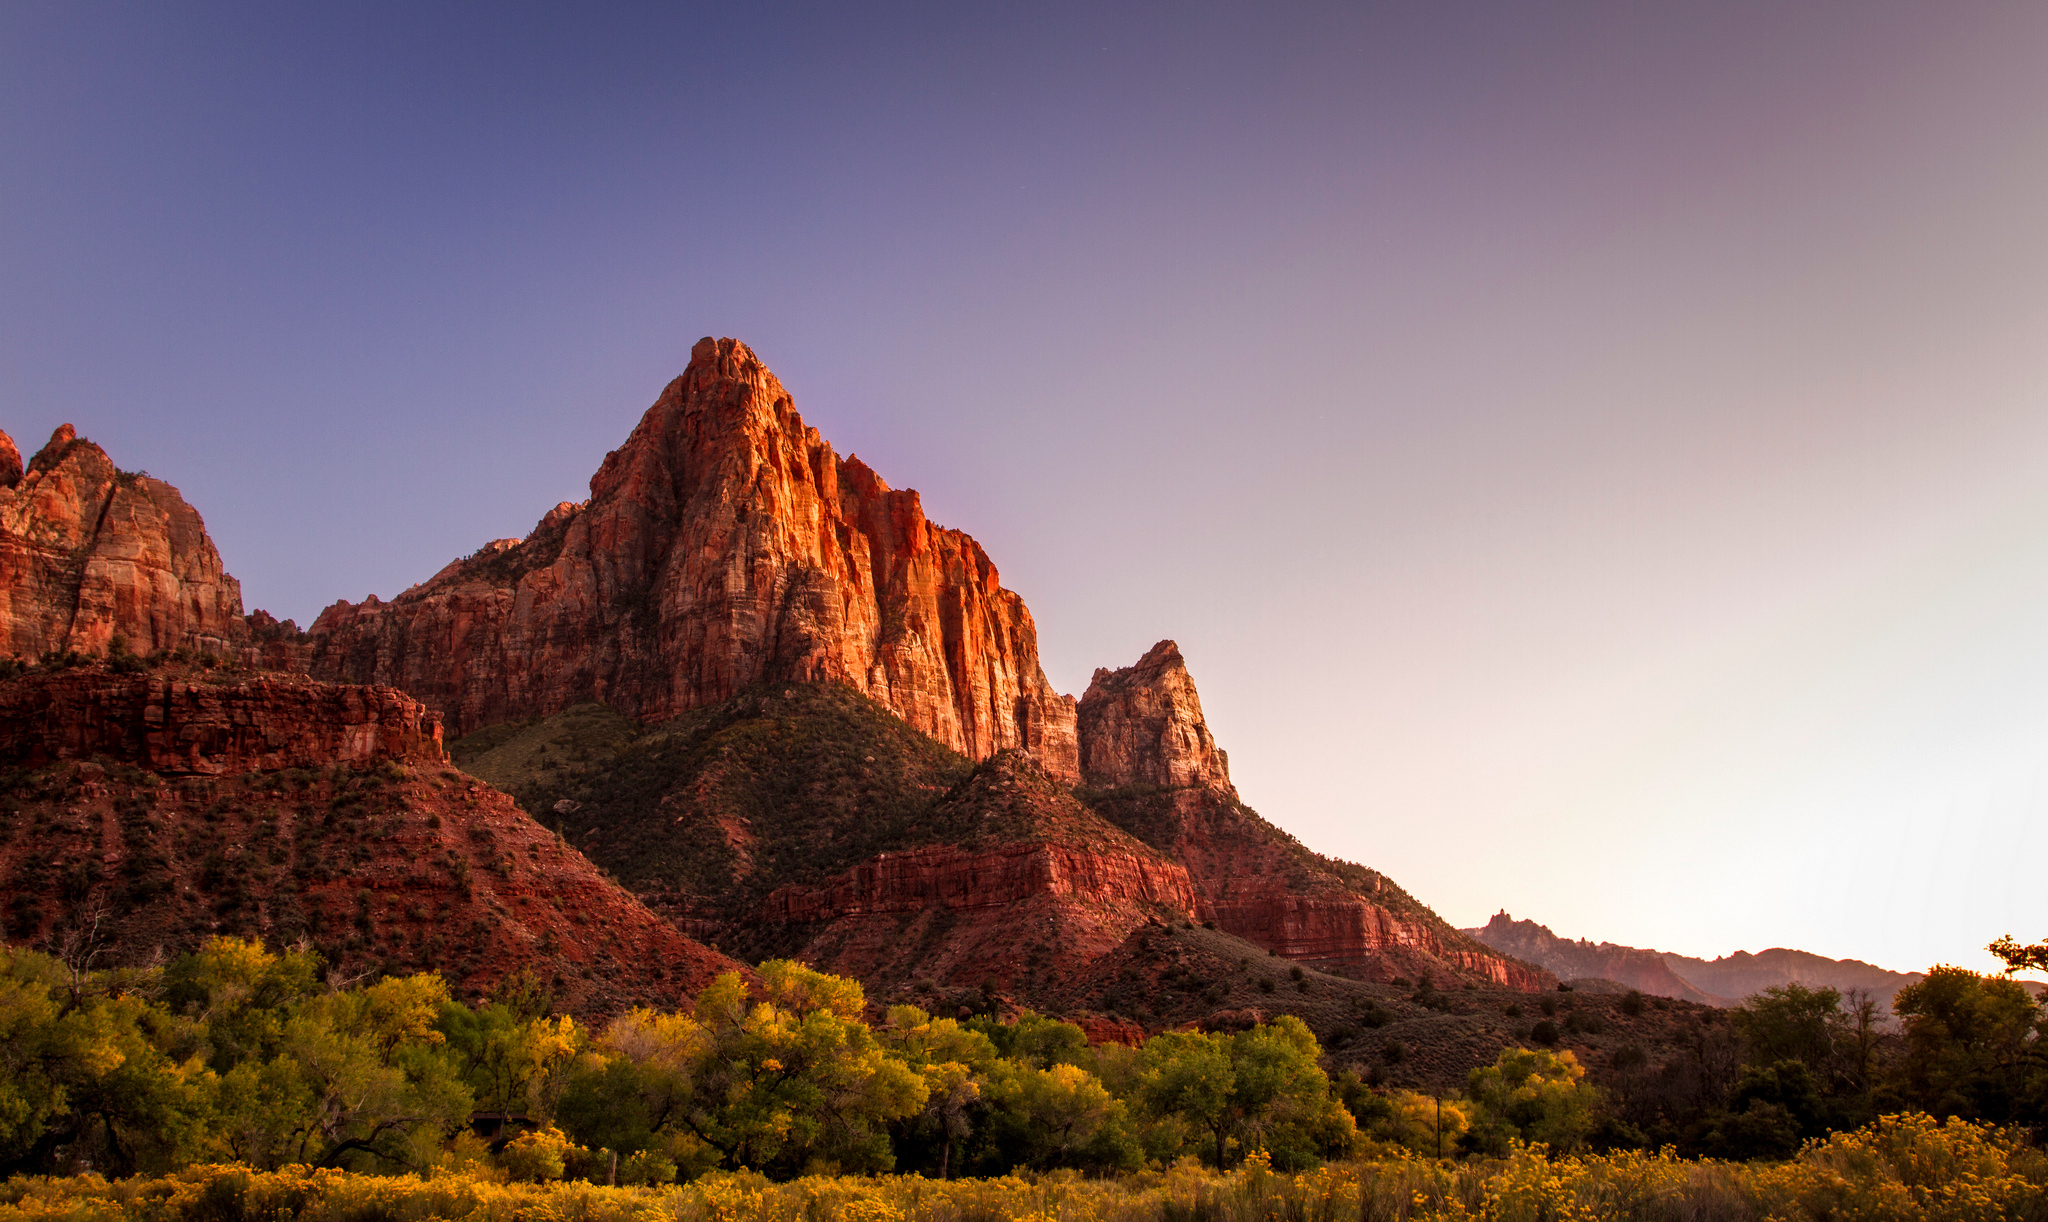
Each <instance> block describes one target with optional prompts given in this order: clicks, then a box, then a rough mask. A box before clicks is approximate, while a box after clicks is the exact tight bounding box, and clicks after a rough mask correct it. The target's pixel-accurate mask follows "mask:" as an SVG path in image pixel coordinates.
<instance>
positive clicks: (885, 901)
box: [767, 842, 1195, 921]
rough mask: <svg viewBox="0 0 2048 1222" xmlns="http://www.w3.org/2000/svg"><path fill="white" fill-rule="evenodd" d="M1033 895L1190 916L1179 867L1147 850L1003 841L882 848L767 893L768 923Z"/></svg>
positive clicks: (975, 904)
mask: <svg viewBox="0 0 2048 1222" xmlns="http://www.w3.org/2000/svg"><path fill="white" fill-rule="evenodd" d="M1035 895H1050V896H1060V897H1077V898H1080V899H1084V900H1088V901H1091V902H1093V903H1096V904H1103V905H1123V904H1129V905H1146V906H1163V907H1165V908H1167V909H1170V910H1172V911H1174V912H1177V913H1179V914H1181V915H1192V914H1193V912H1194V909H1195V896H1194V892H1193V890H1192V889H1191V888H1190V887H1189V885H1188V876H1187V872H1186V871H1185V870H1182V869H1181V868H1180V867H1178V866H1175V865H1171V864H1169V863H1166V862H1163V861H1160V860H1158V859H1157V858H1156V857H1153V856H1152V855H1150V854H1144V853H1132V852H1118V851H1116V850H1101V849H1087V848H1075V847H1071V846H1067V845H1061V844H1050V843H1043V842H1041V843H1027V844H1007V845H1003V846H1002V847H1000V848H998V849H995V850H992V851H988V852H981V853H975V852H968V851H966V850H963V849H960V848H957V847H955V846H953V845H934V846H930V847H926V848H920V849H911V850H909V851H907V852H902V853H884V854H882V855H881V856H879V857H876V858H873V859H871V860H869V861H865V862H862V863H861V864H860V865H858V866H856V867H855V868H853V869H852V870H849V871H847V872H846V873H845V874H843V875H841V876H840V877H838V878H835V879H832V880H830V881H829V882H827V883H825V884H824V885H823V886H818V887H783V888H779V889H778V890H776V891H775V893H774V894H772V895H770V896H769V897H768V905H767V916H768V917H769V919H771V920H776V921H830V920H836V919H838V918H840V917H846V916H867V915H871V914H875V913H885V912H921V911H923V910H925V909H927V908H995V907H1001V906H1003V905H1007V904H1014V903H1016V902H1018V901H1020V900H1025V899H1029V898H1031V897H1032V896H1035Z"/></svg>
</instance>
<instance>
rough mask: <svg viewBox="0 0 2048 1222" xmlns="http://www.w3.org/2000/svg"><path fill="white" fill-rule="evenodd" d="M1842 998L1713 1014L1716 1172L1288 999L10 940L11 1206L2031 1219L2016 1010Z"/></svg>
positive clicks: (270, 1212)
mask: <svg viewBox="0 0 2048 1222" xmlns="http://www.w3.org/2000/svg"><path fill="white" fill-rule="evenodd" d="M1995 949H1996V948H1995ZM2012 949H2013V951H2014V955H2023V954H2032V953H2034V952H2035V951H2039V950H2043V948H2012ZM2001 953H2005V952H2004V950H2001ZM2044 953H2048V952H2044ZM2008 957H2009V958H2011V957H2013V956H2008ZM1839 1002H1840V999H1839V998H1838V997H1836V996H1835V995H1834V994H1832V993H1831V992H1828V991H1825V990H1806V989H1801V988H1799V987H1798V986H1788V987H1787V988H1784V989H1775V990H1769V991H1767V992H1766V993H1764V994H1761V995H1759V996H1758V997H1756V998H1752V999H1751V1000H1750V1002H1749V1003H1748V1004H1746V1005H1745V1006H1744V1007H1743V1008H1742V1009H1741V1010H1739V1011H1737V1012H1736V1015H1735V1022H1734V1026H1735V1028H1736V1029H1738V1030H1739V1031H1740V1033H1741V1035H1742V1038H1743V1040H1744V1041H1745V1047H1746V1048H1747V1049H1748V1063H1747V1064H1746V1065H1744V1066H1743V1067H1742V1069H1741V1071H1740V1073H1739V1075H1737V1084H1736V1087H1735V1089H1734V1091H1733V1092H1732V1093H1731V1094H1730V1096H1729V1097H1728V1099H1727V1100H1726V1102H1725V1104H1724V1105H1723V1106H1721V1107H1719V1108H1718V1109H1717V1110H1716V1111H1715V1112H1714V1113H1713V1115H1714V1119H1713V1120H1712V1122H1711V1124H1710V1125H1709V1126H1708V1128H1707V1130H1706V1140H1710V1141H1713V1142H1719V1143H1721V1144H1723V1145H1724V1146H1726V1147H1729V1148H1732V1149H1734V1150H1736V1151H1738V1152H1740V1153H1741V1154H1742V1155H1743V1157H1745V1158H1747V1159H1749V1160H1751V1161H1741V1160H1739V1159H1720V1158H1701V1157H1690V1158H1689V1157H1682V1156H1681V1155H1680V1153H1679V1151H1678V1150H1677V1149H1676V1148H1675V1147H1673V1146H1669V1145H1666V1146H1663V1147H1662V1148H1660V1149H1656V1150H1654V1151H1653V1150H1651V1149H1648V1148H1642V1147H1644V1145H1645V1141H1644V1138H1643V1135H1642V1134H1641V1133H1640V1131H1638V1130H1636V1129H1635V1128H1634V1126H1632V1125H1631V1124H1630V1122H1629V1121H1628V1119H1627V1116H1628V1110H1627V1108H1628V1099H1627V1098H1626V1097H1625V1096H1623V1095H1620V1094H1618V1093H1612V1092H1608V1091H1604V1090H1601V1089H1598V1088H1596V1087H1594V1086H1593V1085H1592V1084H1590V1083H1589V1082H1588V1081H1586V1077H1585V1071H1584V1069H1583V1067H1582V1066H1580V1065H1579V1064H1578V1062H1577V1061H1576V1059H1575V1058H1574V1057H1573V1055H1572V1053H1570V1052H1568V1051H1564V1052H1558V1051H1551V1050H1549V1049H1544V1048H1536V1049H1527V1048H1510V1049H1508V1050H1506V1051H1505V1052H1503V1053H1502V1054H1501V1055H1500V1056H1499V1058H1498V1059H1497V1060H1496V1061H1495V1062H1494V1063H1493V1064H1491V1065H1486V1066H1481V1067H1479V1068H1477V1069H1475V1070H1473V1071H1472V1073H1471V1074H1470V1077H1469V1080H1468V1081H1467V1083H1466V1087H1465V1089H1464V1090H1462V1091H1460V1092H1457V1093H1455V1094H1452V1095H1449V1096H1447V1097H1442V1098H1438V1097H1431V1096H1425V1095H1421V1094H1417V1093H1414V1092H1408V1091H1400V1090H1388V1089H1378V1088H1374V1087H1372V1086H1370V1085H1368V1084H1367V1083H1366V1082H1364V1081H1362V1080H1360V1079H1359V1078H1358V1077H1357V1076H1355V1075H1352V1074H1345V1075H1343V1076H1340V1077H1338V1078H1335V1079H1332V1078H1331V1077H1330V1076H1329V1075H1328V1074H1327V1073H1326V1072H1325V1070H1324V1069H1323V1068H1322V1064H1321V1061H1322V1055H1321V1049H1320V1047H1319V1046H1318V1045H1317V1042H1316V1040H1315V1037H1314V1036H1313V1035H1312V1034H1311V1033H1310V1032H1309V1030H1308V1029H1307V1028H1306V1027H1305V1026H1303V1025H1302V1024H1301V1023H1300V1022H1299V1021H1298V1020H1296V1019H1293V1018H1291V1017H1286V1016H1282V1017H1280V1018H1278V1019H1275V1020H1274V1021H1272V1022H1270V1023H1259V1024H1256V1025H1254V1026H1251V1027H1249V1028H1247V1029H1244V1030H1238V1031H1229V1032H1202V1031H1171V1032H1165V1033H1162V1034H1159V1035H1155V1036H1153V1037H1152V1038H1151V1039H1149V1040H1147V1041H1145V1042H1144V1044H1143V1045H1142V1046H1140V1047H1136V1048H1130V1047H1124V1046H1121V1045H1116V1044H1105V1045H1092V1046H1091V1045H1089V1044H1088V1043H1087V1041H1086V1039H1085V1038H1084V1037H1083V1034H1082V1032H1081V1030H1080V1029H1079V1028H1078V1027H1075V1026H1073V1025H1072V1024H1068V1023H1064V1022H1059V1021H1056V1020H1052V1019H1047V1018H1044V1017H1041V1016H1038V1015H1034V1014H1030V1013H1025V1014H1022V1015H1019V1016H1017V1017H1015V1018H1014V1019H1012V1020H1010V1021H999V1020H997V1019H995V1018H992V1017H988V1016H981V1017H970V1018H966V1019H963V1020H957V1021H956V1020H954V1019H949V1018H940V1017H935V1016H933V1015H931V1014H929V1013H926V1012H925V1011H923V1010H919V1009H917V1008H915V1007H911V1006H893V1007H889V1008H888V1009H886V1010H885V1011H882V1012H880V1014H879V1015H878V1014H877V1013H876V1012H874V1011H873V1010H871V1009H870V1008H869V1007H868V1005H867V1002H866V999H865V997H864V996H863V994H862V990H861V988H860V986H859V985H858V984H857V983H856V982H854V981H850V980H846V979H842V978H839V977H835V976H831V975H827V974H825V973H821V972H817V971H814V970H811V969H809V968H807V967H804V966H803V965H801V964H796V963H791V962H781V961H771V962H767V963H764V964H762V965H761V967H760V968H759V971H758V976H757V977H756V978H754V979H752V980H747V979H743V978H741V977H740V976H739V975H736V974H728V975H726V976H723V977H721V978H719V979H718V980H717V981H715V982H713V983H712V984H711V985H709V986H708V987H706V988H705V989H704V990H703V992H701V993H700V994H699V995H698V996H697V997H696V998H695V999H694V1004H693V1005H692V1006H691V1007H690V1008H689V1009H688V1010H685V1011H681V1012H657V1011H653V1010H647V1009H637V1010H633V1011H631V1012H629V1013H627V1014H624V1015H621V1016H618V1017H617V1018H615V1019H612V1020H610V1021H609V1022H607V1023H604V1024H602V1025H600V1026H586V1025H584V1024H583V1023H580V1022H578V1021H577V1020H576V1019H575V1018H573V1017H571V1016H568V1015H564V1014H557V1013H553V1012H551V1007H550V1005H549V1002H548V999H547V998H546V996H545V995H544V994H542V993H541V992H540V991H539V989H538V988H537V987H536V985H535V983H534V982H533V981H532V980H530V979H515V980H513V981H511V982H509V983H508V985H507V987H505V988H504V989H502V990H501V992H500V994H499V996H497V997H496V998H494V999H492V1000H490V1001H487V1002H483V1003H481V1004H478V1005H475V1006H471V1005H465V1004H463V1003H462V1002H460V1001H457V1000H455V999H453V998H451V997H450V995H449V992H448V988H447V985H446V983H445V982H444V981H442V979H441V978H440V977H439V976H436V975H434V974H431V973H422V974H417V975H411V976H402V977H386V978H383V979H379V980H375V981H370V982H366V983H355V984H347V983H340V982H332V981H324V980H323V979H322V971H321V964H320V962H319V960H318V957H317V956H316V955H314V954H313V953H312V952H309V951H295V952H289V953H284V954H275V953H272V952H270V951H269V950H267V949H265V948H264V947H263V946H262V945H260V944H258V943H254V942H247V941H242V940H239V939H234V938H225V937H222V938H215V939H213V940H211V941H209V942H208V943H207V944H206V945H205V946H204V947H202V948H201V949H200V950H199V951H198V952H196V953H193V954H190V955H185V956H182V957H180V958H178V959H176V960H174V961H172V962H171V963H169V964H168V965H166V966H164V967H161V968H151V969H141V970H128V969H123V970H111V971H104V972H92V971H86V970H83V969H80V968H77V967H74V966H68V965H66V964H65V963H63V962H62V961H60V960H57V959H53V958H50V957H48V956H44V955H40V954H36V953H34V952H30V951H26V950H7V951H4V952H0V1171H4V1172H5V1173H6V1174H8V1175H9V1176H10V1177H11V1178H8V1179H7V1180H5V1181H4V1183H0V1222H9V1220H10V1219H14V1218H21V1219H28V1218H37V1219H44V1218H48V1219H57V1218H62V1219H67V1220H69V1219H78V1220H80V1222H84V1220H87V1219H101V1218H104V1219H109V1220H111V1219H117V1218H119V1219H130V1218H134V1219H149V1220H151V1222H177V1220H183V1219H191V1220H192V1222H256V1220H257V1219H264V1220H276V1222H284V1220H285V1219H302V1220H304V1222H321V1220H324V1219H333V1220H334V1222H409V1220H412V1219H427V1218H471V1217H475V1218H479V1219H490V1220H492V1222H496V1220H498V1219H525V1218H534V1219H562V1220H564V1222H567V1220H569V1219H575V1220H578V1222H599V1220H602V1219H610V1218H614V1217H616V1218H620V1219H627V1218H630V1219H633V1220H634V1222H662V1220H663V1219H675V1220H677V1222H741V1219H746V1220H748V1222H752V1220H753V1219H764V1220H769V1222H780V1220H784V1219H786V1220H787V1222H1337V1220H1338V1219H1340V1218H1341V1219H1346V1220H1347V1222H1348V1220H1349V1219H1354V1218H1355V1219H1358V1220H1359V1222H1370V1220H1373V1219H1394V1218H1407V1217H1473V1218H1502V1219H1524V1218H1526V1219H1532V1220H1533V1219H1539V1218H1540V1219H1566V1218H1609V1217H1616V1218H1620V1217H1626V1218H1640V1219H1656V1218H1728V1219H1744V1218H1756V1219H1765V1218H1770V1219H1786V1220H1792V1219H1806V1218H1811V1219H1823V1218H1827V1219H1837V1218H1930V1219H1932V1218H1939V1219H1980V1218H1981V1219H1992V1218H2019V1219H2029V1218H2039V1219H2043V1220H2044V1222H2048V1155H2044V1154H2043V1152H2042V1151H2041V1150H2040V1149H2039V1148H2038V1147H2037V1146H2036V1145H2034V1144H2033V1138H2034V1136H2035V1134H2034V1133H2033V1132H2031V1131H2030V1130H2029V1129H2028V1127H2027V1126H2028V1125H2029V1124H2037V1123H2038V1122H2039V1120H2040V1113H2041V1103H2042V1099H2043V1097H2044V1094H2048V1091H2044V1089H2043V1087H2044V1082H2048V1078H2044V1065H2043V1055H2042V1053H2043V1048H2044V1040H2043V1038H2042V1035H2043V1021H2044V1020H2043V1019H2042V1018H2041V1015H2040V1013H2039V1011H2038V1009H2037V1007H2036V1006H2035V1004H2034V1002H2033V1000H2032V999H2031V998H2030V997H2027V996H2026V994H2025V993H2024V992H2023V991H2021V990H2019V989H2018V987H2017V986H2015V985H2012V983H2011V982H2010V981H2004V980H1998V979H1995V978H1988V977H1981V976H1976V975H1975V974H1973V973H1968V972H1963V971H1961V970H1960V969H1954V968H1943V969H1937V970H1936V971H1935V972H1934V973H1933V974H1931V975H1930V976H1929V978H1928V979H1927V980H1926V981H1925V982H1923V983H1922V984H1919V985H1915V986H1913V987H1912V988H1910V989H1907V990H1904V991H1902V992H1901V993H1900V994H1899V996H1898V998H1897V999H1896V1002H1895V1005H1896V1009H1897V1012H1898V1013H1899V1014H1900V1015H1901V1017H1902V1019H1903V1021H1904V1032H1903V1035H1902V1037H1901V1049H1902V1051H1901V1052H1900V1053H1899V1058H1898V1059H1897V1060H1896V1062H1895V1063H1892V1064H1890V1065H1889V1067H1886V1068H1884V1069H1883V1071H1882V1072H1880V1071H1879V1069H1878V1068H1875V1067H1874V1066H1875V1064H1876V1063H1875V1061H1874V1060H1873V1056H1872V1051H1871V1050H1872V1048H1873V1044H1872V1042H1871V1039H1870V1021H1869V1020H1870V1013H1869V1009H1868V1007H1867V1006H1865V1007H1856V1006H1850V1007H1847V1008H1845V1007H1843V1006H1841V1005H1840V1004H1839ZM1893 1100H1897V1101H1899V1102H1900V1104H1901V1106H1899V1107H1897V1108H1886V1109H1885V1111H1886V1112H1887V1113H1888V1114H1880V1115H1864V1114H1863V1113H1864V1112H1865V1111H1867V1110H1868V1109H1870V1108H1872V1107H1873V1106H1874V1105H1876V1104H1878V1103H1880V1102H1890V1101H1893ZM1930 1112H1936V1113H1939V1114H1941V1116H1942V1117H1943V1118H1939V1119H1938V1118H1937V1117H1936V1116H1935V1115H1930V1114H1929V1113H1930ZM1973 1117H1974V1118H1973ZM1631 1147H1634V1148H1631ZM1696 1149H1697V1148H1695V1152H1696ZM889 1172H898V1173H904V1172H908V1173H911V1174H898V1175H893V1176H892V1175H888V1174H886V1173H889ZM108 1175H112V1176H116V1177H125V1178H115V1179H112V1180H109V1179H107V1178H104V1177H105V1176H108Z"/></svg>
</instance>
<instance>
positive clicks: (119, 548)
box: [0, 424, 248, 660]
mask: <svg viewBox="0 0 2048 1222" xmlns="http://www.w3.org/2000/svg"><path fill="white" fill-rule="evenodd" d="M0 634H4V639H0V651H4V652H6V653H10V654H14V655H18V656H21V657H25V658H28V659H31V660H33V659H35V658H37V657H40V656H41V655H43V654H46V653H52V652H57V651H62V650H67V649H68V650H77V651H79V652H101V653H104V652H106V651H107V650H108V648H109V647H110V646H111V645H112V643H113V639H114V638H115V637H120V638H122V640H123V643H124V644H125V645H126V646H127V648H128V649H130V650H132V651H134V652H135V653H140V654H146V653H149V652H151V651H153V650H158V649H174V648H177V647H178V646H180V645H187V646H194V647H198V648H202V649H206V650H208V651H210V652H214V653H227V652H230V650H231V649H232V647H233V646H234V645H235V644H236V643H238V642H240V641H242V640H243V639H244V638H245V637H246V636H247V634H248V628H247V626H246V624H245V623H244V622H243V620H242V587H241V585H240V583H238V582H237V581H236V580H235V579H234V578H232V577H230V576H228V575H227V573H226V572H225V571H223V570H222V568H221V561H220V553H219V552H217V551H215V550H214V547H213V542H212V540H210V539H208V538H207V537H206V524H205V523H204V522H202V521H200V518H199V514H198V512H197V511H195V510H194V509H193V508H192V507H191V506H190V505H187V504H186V503H185V501H184V498H183V497H181V496H179V495H178V490H177V489H176V488H173V487H171V486H170V485H169V484H167V483H164V482H163V481H162V480H159V479H151V478H149V477H148V476H146V475H131V474H127V473H124V472H121V471H118V470H116V469H115V467H114V464H113V463H112V462H111V461H109V460H108V458H107V455H106V452H105V451H104V450H101V449H100V448H99V447H98V446H96V445H94V444H93V443H92V442H90V441H87V440H85V439H83V438H81V437H78V436H76V435H75V433H74V432H73V430H72V428H71V426H70V425H68V424H67V425H65V426H63V427H62V428H60V429H58V430H57V431H56V432H55V433H54V434H52V435H51V437H50V442H49V444H48V445H46V446H44V447H43V449H42V451H41V452H40V453H38V454H37V455H36V456H35V457H34V458H32V459H30V460H29V463H28V467H27V469H26V470H25V471H24V470H23V468H22V466H21V456H20V453H19V452H18V451H17V450H16V449H15V447H14V442H13V439H12V438H9V437H7V436H6V434H4V433H0Z"/></svg>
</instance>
